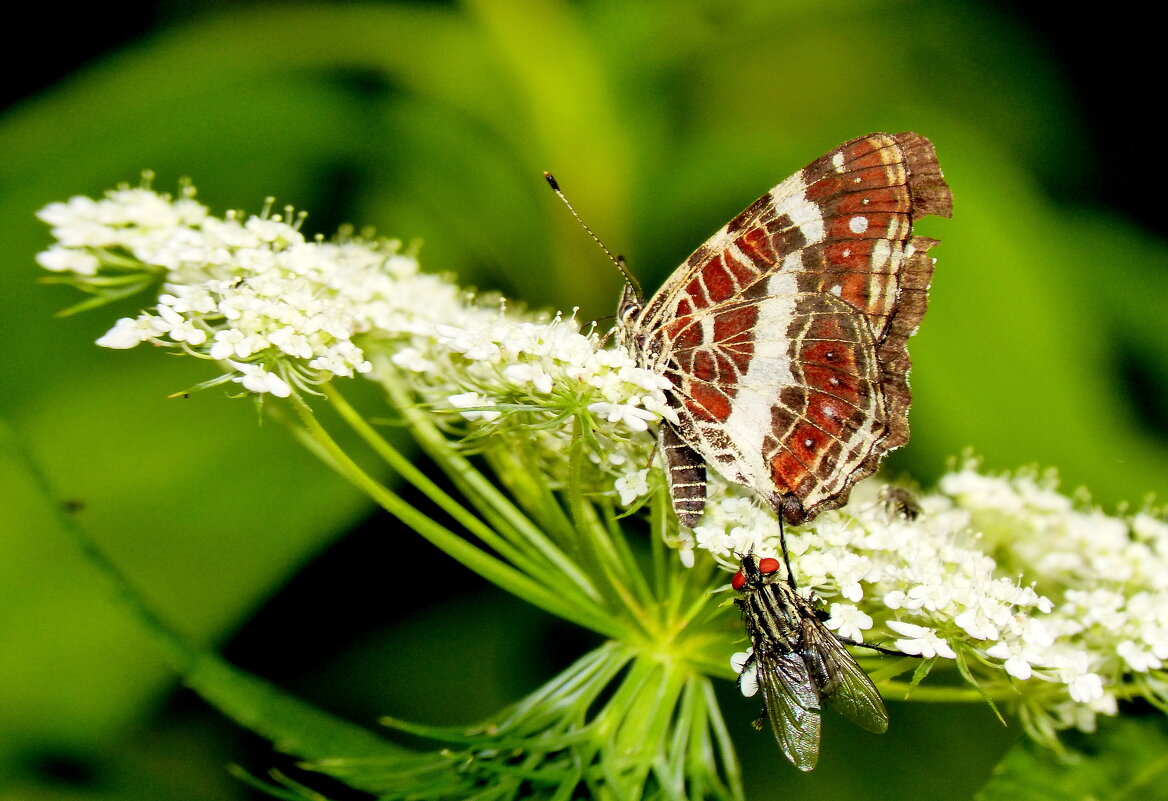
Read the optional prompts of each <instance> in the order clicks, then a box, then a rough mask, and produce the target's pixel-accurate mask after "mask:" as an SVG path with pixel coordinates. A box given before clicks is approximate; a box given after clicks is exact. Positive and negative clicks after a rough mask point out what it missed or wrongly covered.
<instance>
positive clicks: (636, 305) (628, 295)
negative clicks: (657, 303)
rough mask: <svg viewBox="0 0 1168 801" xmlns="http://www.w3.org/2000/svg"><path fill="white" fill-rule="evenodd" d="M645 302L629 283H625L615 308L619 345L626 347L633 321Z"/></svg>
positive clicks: (635, 288)
mask: <svg viewBox="0 0 1168 801" xmlns="http://www.w3.org/2000/svg"><path fill="white" fill-rule="evenodd" d="M644 306H645V300H644V298H642V297H641V293H640V291H638V289H637V287H636V286H634V285H633V284H631V283H625V288H624V289H623V290H622V291H621V298H620V303H619V304H617V307H616V322H617V325H616V332H617V333H616V336H617V341H618V342H619V343H620V344H621V345H628V344H629V340H630V339H631V332H632V330H633V325H634V324H633V321H634V320H635V319H636V317H637V315H638V314H640V313H641V309H642V308H644Z"/></svg>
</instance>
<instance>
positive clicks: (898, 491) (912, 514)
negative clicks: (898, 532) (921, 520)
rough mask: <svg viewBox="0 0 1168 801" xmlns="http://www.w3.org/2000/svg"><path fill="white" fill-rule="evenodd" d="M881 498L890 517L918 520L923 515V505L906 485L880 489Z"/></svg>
mask: <svg viewBox="0 0 1168 801" xmlns="http://www.w3.org/2000/svg"><path fill="white" fill-rule="evenodd" d="M880 500H881V502H882V503H883V504H884V509H885V511H887V512H888V515H889V517H899V518H902V519H904V520H916V519H917V518H918V517H920V516H921V505H920V504H919V503H917V499H916V497H915V496H914V495H913V494H912V493H911V492H909V491H908V490H906V489H905V488H904V487H885V488H884V489H882V490H880Z"/></svg>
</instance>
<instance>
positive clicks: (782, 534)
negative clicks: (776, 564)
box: [779, 514, 798, 590]
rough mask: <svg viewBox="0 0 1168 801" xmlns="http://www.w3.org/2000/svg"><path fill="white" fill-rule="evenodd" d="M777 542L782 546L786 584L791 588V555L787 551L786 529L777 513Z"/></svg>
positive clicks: (793, 584) (792, 576)
mask: <svg viewBox="0 0 1168 801" xmlns="http://www.w3.org/2000/svg"><path fill="white" fill-rule="evenodd" d="M779 544H780V545H782V547H783V566H784V567H786V568H787V584H788V586H790V588H791V589H792V590H796V589H798V587H796V586H795V574H794V573H793V572H792V571H791V555H790V554H789V553H788V552H787V530H786V528H785V527H784V525H783V516H782V515H781V514H780V515H779Z"/></svg>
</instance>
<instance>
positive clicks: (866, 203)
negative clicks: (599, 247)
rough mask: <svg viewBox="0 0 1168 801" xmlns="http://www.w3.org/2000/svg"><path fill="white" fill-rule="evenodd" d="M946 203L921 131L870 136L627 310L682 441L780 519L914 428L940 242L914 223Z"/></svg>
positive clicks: (862, 468)
mask: <svg viewBox="0 0 1168 801" xmlns="http://www.w3.org/2000/svg"><path fill="white" fill-rule="evenodd" d="M950 210H951V200H950V195H949V190H948V187H947V186H946V184H945V181H944V178H943V177H942V176H941V172H940V169H939V168H938V166H937V161H936V155H935V153H934V151H933V148H932V145H931V144H930V143H929V141H928V140H927V139H925V138H924V137H921V136H919V135H917V134H912V133H904V134H895V135H890V134H870V135H868V136H865V137H860V138H859V139H855V140H852V141H851V142H847V143H845V144H843V145H841V146H840V147H839V148H836V149H835V150H834V151H832V152H831V153H828V154H827V155H825V156H823V157H822V158H820V159H817V160H816V161H815V162H812V164H810V165H808V166H807V167H806V168H805V169H803V170H801V171H800V172H798V173H796V174H795V175H793V176H791V177H790V178H788V179H787V180H786V181H784V182H782V183H781V184H779V185H778V186H776V187H775V188H774V189H773V190H772V191H771V192H769V193H767V194H766V195H764V196H763V197H762V198H759V200H758V201H756V202H755V203H754V204H752V205H751V206H750V208H748V209H746V211H744V212H742V214H740V215H738V216H737V217H735V218H734V219H733V220H731V221H730V222H729V223H728V224H727V225H726V226H725V227H724V228H722V230H720V231H718V232H717V233H716V234H714V236H713V237H711V238H710V239H709V240H708V241H707V242H706V243H705V244H703V245H702V246H701V247H699V248H698V249H697V250H696V251H695V252H694V253H693V255H691V256H690V257H689V259H687V260H686V262H685V264H683V265H682V266H681V267H680V268H679V269H678V270H677V272H675V273H674V275H673V276H672V277H671V278H670V279H669V281H667V282H666V284H665V285H664V286H663V287H662V288H661V290H660V291H659V292H658V293H657V294H656V295H654V296H653V297H652V298H651V299H650V300H649V302H648V303H646V304H645V306H644V308H642V309H641V310H640V312H639V313H638V314H637V315H636V316H635V318H633V319H632V320H630V321H628V323H627V325H628V326H629V329H630V330H629V333H628V337H627V338H628V341H631V342H633V343H635V349H636V350H637V352H638V354H639V357H640V359H641V361H642V363H643V364H645V366H647V367H650V368H651V369H657V370H660V371H662V372H663V373H664V374H665V375H666V376H667V377H668V378H669V379H670V381H671V382H672V383H673V387H674V389H673V392H672V398H671V400H672V402H673V404H674V407H675V409H676V410H677V412H678V416H679V419H680V421H681V422H680V425H679V426H678V433H679V434H680V435H681V437H682V438H683V439H684V440H685V442H686V444H688V445H689V446H690V447H691V448H692V449H693V450H694V451H696V453H697V454H699V455H700V456H701V457H702V458H703V459H704V460H705V461H706V462H707V463H708V464H711V465H714V466H715V468H716V469H718V470H720V471H721V472H723V473H724V474H725V475H726V476H727V478H729V479H731V480H732V481H736V482H738V483H742V484H746V485H747V486H750V487H752V488H754V489H755V490H756V491H757V492H759V493H760V495H762V497H763V498H765V499H767V500H768V501H769V502H770V503H771V505H772V506H774V507H775V508H776V509H779V510H781V511H782V513H783V514H784V516H785V517H786V519H787V520H788V522H791V523H799V522H802V521H804V520H806V519H808V518H810V517H812V516H813V515H815V514H817V513H818V512H820V511H823V510H825V509H828V508H834V507H835V506H838V505H840V504H842V503H843V502H844V501H845V500H846V497H847V493H848V491H849V490H850V488H851V485H852V484H854V483H855V481H857V480H859V479H861V478H864V477H866V476H868V475H870V474H871V473H872V472H874V471H875V469H876V465H877V463H878V462H879V459H880V457H881V456H882V455H883V454H884V453H885V452H886V451H888V450H889V449H891V448H894V447H897V446H899V445H902V444H903V443H904V442H906V441H907V439H908V424H907V411H908V403H909V392H908V384H907V373H908V368H909V360H908V353H907V349H906V343H907V340H908V337H909V336H911V334H912V333H913V332H914V331H915V330H916V327H917V325H918V324H919V323H920V320H921V317H922V316H923V315H924V311H925V304H926V300H927V294H926V293H927V289H928V285H929V280H930V277H931V274H932V261H931V259H929V258H928V256H927V255H926V251H927V250H928V248H929V247H931V246H932V245H933V244H935V242H934V241H933V240H930V239H927V238H924V237H913V236H912V223H913V221H914V220H915V219H917V218H919V217H921V216H923V215H925V214H940V215H943V216H948V214H949V213H950ZM690 512H691V514H693V510H692V509H691V510H690Z"/></svg>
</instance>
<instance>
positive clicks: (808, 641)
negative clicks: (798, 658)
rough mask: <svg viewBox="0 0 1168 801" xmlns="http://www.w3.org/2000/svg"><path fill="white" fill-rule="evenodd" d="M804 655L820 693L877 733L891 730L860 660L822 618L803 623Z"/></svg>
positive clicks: (866, 727)
mask: <svg viewBox="0 0 1168 801" xmlns="http://www.w3.org/2000/svg"><path fill="white" fill-rule="evenodd" d="M802 627H803V647H804V656H805V659H806V662H807V665H808V669H809V672H810V674H811V676H812V679H813V680H814V681H815V683H816V685H817V686H818V688H819V694H820V695H821V696H822V697H824V698H826V699H827V700H828V703H830V704H831V706H832V707H833V708H834V709H835V711H837V712H839V713H840V714H841V715H843V716H844V717H845V718H847V719H848V720H850V721H852V722H853V723H855V724H856V725H857V726H860V727H861V728H863V729H867V730H868V731H870V732H875V733H876V734H882V733H884V732H886V731H888V710H887V709H885V707H884V700H883V699H882V698H881V697H880V693H879V691H878V690H877V689H876V686H875V685H874V684H872V680H871V679H870V678H868V674H866V673H865V672H864V671H863V669H862V668H861V667H860V666H859V665H858V664H856V660H855V659H853V658H852V655H851V654H849V653H848V651H847V649H846V648H844V646H843V643H841V642H840V641H839V640H838V639H836V637H835V635H834V634H832V633H831V631H829V630H828V629H827V628H826V627H824V625H823V624H822V623H820V622H819V620H818V619H815V618H805V619H803V621H802Z"/></svg>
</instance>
